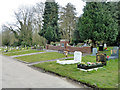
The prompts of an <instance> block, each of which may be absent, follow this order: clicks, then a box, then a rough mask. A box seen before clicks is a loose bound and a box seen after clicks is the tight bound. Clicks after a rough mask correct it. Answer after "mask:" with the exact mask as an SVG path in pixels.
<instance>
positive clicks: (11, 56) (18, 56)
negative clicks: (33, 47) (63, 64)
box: [10, 52, 46, 58]
mask: <svg viewBox="0 0 120 90" xmlns="http://www.w3.org/2000/svg"><path fill="white" fill-rule="evenodd" d="M41 53H46V52H36V53H29V54H22V55H14V56H10V57H12V58H15V57H21V56H28V55H35V54H41Z"/></svg>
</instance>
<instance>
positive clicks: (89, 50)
mask: <svg viewBox="0 0 120 90" xmlns="http://www.w3.org/2000/svg"><path fill="white" fill-rule="evenodd" d="M68 50H69V51H70V52H74V51H81V52H82V53H89V54H90V53H91V47H71V46H68Z"/></svg>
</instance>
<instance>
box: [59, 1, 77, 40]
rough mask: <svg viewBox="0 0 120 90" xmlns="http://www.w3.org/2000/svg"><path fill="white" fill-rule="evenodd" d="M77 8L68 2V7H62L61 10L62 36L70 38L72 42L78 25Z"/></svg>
mask: <svg viewBox="0 0 120 90" xmlns="http://www.w3.org/2000/svg"><path fill="white" fill-rule="evenodd" d="M75 10H76V8H75V7H74V6H73V5H72V4H71V3H68V4H67V5H66V7H62V8H61V11H60V22H59V24H60V25H59V27H60V31H61V37H62V38H63V39H68V40H69V41H70V42H72V37H73V31H74V30H75V26H76V12H75Z"/></svg>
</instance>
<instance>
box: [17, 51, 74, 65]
mask: <svg viewBox="0 0 120 90" xmlns="http://www.w3.org/2000/svg"><path fill="white" fill-rule="evenodd" d="M68 57H73V55H72V54H68ZM59 58H65V55H64V54H61V53H58V52H47V53H41V54H36V55H30V56H22V57H16V59H19V60H22V61H25V62H29V63H32V62H39V61H47V60H52V59H59Z"/></svg>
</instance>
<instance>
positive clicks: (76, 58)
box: [74, 51, 82, 63]
mask: <svg viewBox="0 0 120 90" xmlns="http://www.w3.org/2000/svg"><path fill="white" fill-rule="evenodd" d="M81 59H82V53H81V52H79V51H75V52H74V61H80V63H81Z"/></svg>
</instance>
